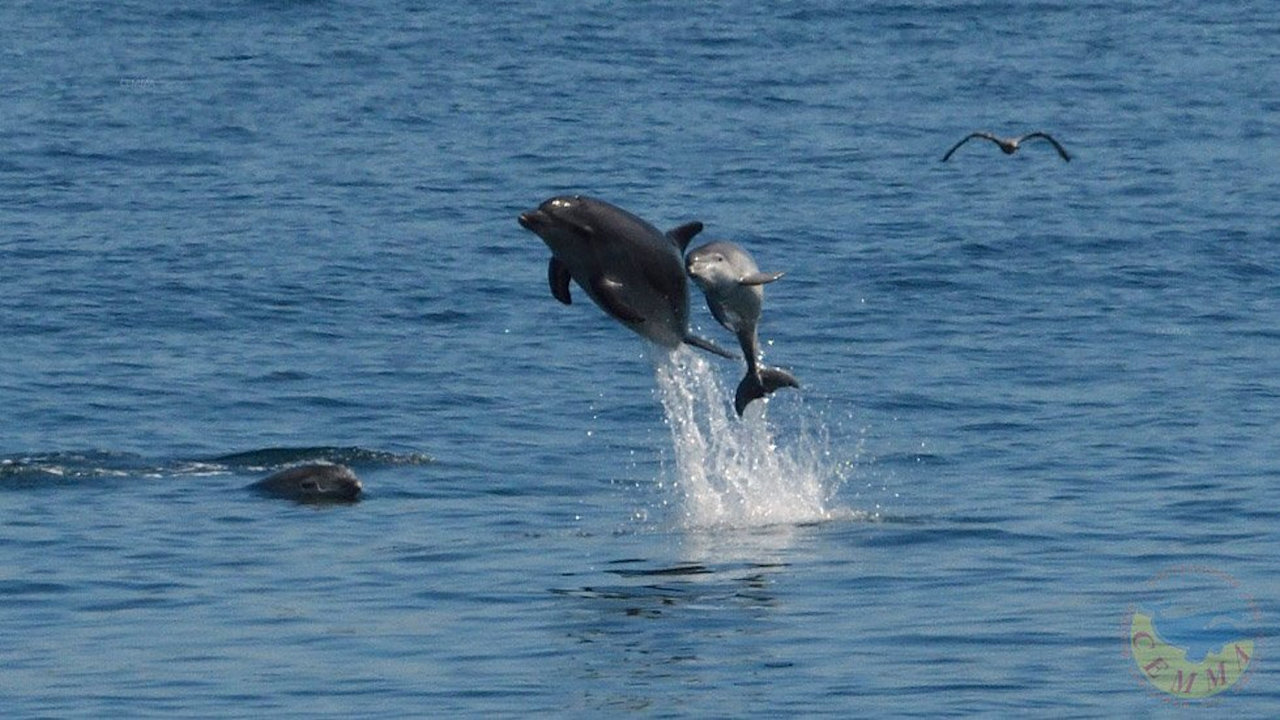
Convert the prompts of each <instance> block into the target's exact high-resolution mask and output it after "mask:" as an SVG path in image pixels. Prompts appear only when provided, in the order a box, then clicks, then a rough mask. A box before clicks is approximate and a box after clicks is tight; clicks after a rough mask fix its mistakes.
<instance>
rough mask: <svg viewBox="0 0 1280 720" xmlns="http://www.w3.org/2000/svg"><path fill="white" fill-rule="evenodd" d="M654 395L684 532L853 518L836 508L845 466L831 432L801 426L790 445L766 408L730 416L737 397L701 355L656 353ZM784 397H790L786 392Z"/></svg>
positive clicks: (759, 403)
mask: <svg viewBox="0 0 1280 720" xmlns="http://www.w3.org/2000/svg"><path fill="white" fill-rule="evenodd" d="M653 362H654V372H655V375H656V380H657V389H656V392H657V394H658V396H659V398H660V399H661V401H662V407H663V409H664V411H665V413H666V423H667V426H668V427H669V428H670V430H671V439H672V444H673V446H674V451H675V455H674V467H671V466H668V467H667V468H666V473H667V475H668V476H670V477H668V478H667V479H666V480H664V481H663V484H664V485H669V486H670V487H671V490H673V491H674V492H675V493H677V494H678V496H679V499H680V502H681V508H680V512H681V517H680V521H681V523H682V524H683V525H684V526H685V527H686V528H712V527H759V526H764V525H784V524H785V525H795V524H805V523H817V522H824V521H827V520H831V519H833V518H837V517H845V518H847V517H854V516H857V515H858V514H859V513H855V512H853V511H851V510H848V509H846V508H840V507H833V506H832V503H833V502H834V494H835V492H836V490H838V489H839V486H840V485H841V484H842V483H843V482H844V480H845V472H846V470H847V467H845V466H843V465H842V464H840V463H837V462H835V461H833V460H832V459H831V453H830V452H829V450H828V447H827V444H828V441H827V437H826V432H825V430H824V429H823V428H821V427H819V428H816V429H815V428H812V427H808V425H809V423H808V421H807V420H806V419H805V418H803V417H802V418H800V419H799V420H798V421H797V422H798V423H799V425H800V428H799V432H798V433H796V434H795V435H794V438H793V439H791V440H788V442H786V443H785V444H780V443H779V441H778V439H777V438H776V437H775V429H774V428H773V427H772V426H771V424H770V422H769V419H768V414H767V402H766V401H762V400H761V401H756V402H754V403H752V404H751V405H750V406H748V408H747V411H746V414H745V417H743V418H738V417H737V416H736V414H735V413H734V411H733V407H732V405H733V403H732V398H733V392H732V390H731V389H729V388H727V387H726V386H725V384H724V383H722V382H721V381H720V379H719V378H718V377H717V375H716V373H715V372H714V371H713V369H712V368H711V366H710V364H709V363H708V362H707V361H706V360H705V359H703V358H702V356H700V355H696V354H694V353H693V352H692V351H689V350H687V349H684V348H681V349H680V350H678V351H676V352H673V353H663V352H654V353H653ZM784 392H785V391H784Z"/></svg>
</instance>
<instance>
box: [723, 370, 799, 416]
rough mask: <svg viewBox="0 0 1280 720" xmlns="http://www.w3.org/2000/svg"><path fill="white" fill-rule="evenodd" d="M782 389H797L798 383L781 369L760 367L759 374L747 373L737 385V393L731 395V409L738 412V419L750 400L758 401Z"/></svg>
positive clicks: (792, 376)
mask: <svg viewBox="0 0 1280 720" xmlns="http://www.w3.org/2000/svg"><path fill="white" fill-rule="evenodd" d="M784 387H793V388H798V387H800V381H799V380H796V378H795V376H794V375H792V374H791V373H789V372H787V371H786V370H783V369H781V368H775V367H762V368H760V372H759V374H756V373H752V372H750V371H748V372H747V374H746V376H745V377H743V378H742V382H740V383H738V391H737V392H736V393H734V395H733V409H734V410H737V411H738V417H742V413H743V411H744V410H746V409H747V405H749V404H751V401H752V400H759V399H760V398H762V397H764V396H765V395H768V394H770V393H772V392H773V391H774V390H777V389H778V388H784Z"/></svg>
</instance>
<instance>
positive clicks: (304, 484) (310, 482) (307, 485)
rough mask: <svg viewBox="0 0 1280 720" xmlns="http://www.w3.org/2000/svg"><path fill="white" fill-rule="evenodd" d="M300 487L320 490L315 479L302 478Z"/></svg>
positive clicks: (313, 490)
mask: <svg viewBox="0 0 1280 720" xmlns="http://www.w3.org/2000/svg"><path fill="white" fill-rule="evenodd" d="M302 489H303V490H310V491H312V492H317V491H319V490H320V483H318V482H316V481H315V480H304V481H302Z"/></svg>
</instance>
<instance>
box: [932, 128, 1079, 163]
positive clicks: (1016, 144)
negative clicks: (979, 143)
mask: <svg viewBox="0 0 1280 720" xmlns="http://www.w3.org/2000/svg"><path fill="white" fill-rule="evenodd" d="M974 138H978V139H979V140H990V141H991V142H993V143H995V144H996V145H998V146H1000V150H1001V151H1003V152H1004V154H1005V155H1012V154H1014V153H1016V152H1018V148H1020V147H1022V143H1024V142H1026V141H1027V140H1035V139H1037V138H1039V139H1041V140H1048V141H1049V144H1050V145H1053V149H1054V150H1057V151H1058V155H1059V156H1061V157H1062V159H1063V160H1065V161H1067V162H1071V155H1070V154H1068V153H1067V149H1066V148H1064V147H1062V145H1061V144H1059V143H1058V141H1057V140H1054V139H1053V137H1052V136H1051V135H1049V133H1044V132H1039V131H1037V132H1031V133H1027V134H1026V135H1023V136H1022V137H1016V138H1002V137H996V136H995V135H993V134H991V133H989V132H972V133H969V134H968V135H965V136H964V139H962V140H961V141H960V142H958V143H956V144H955V145H952V146H951V149H950V150H948V151H947V154H946V155H943V156H942V162H946V161H947V160H948V159H949V158H950V157H951V153H953V152H955V151H956V150H958V149H960V146H961V145H963V144H965V143H967V142H969V141H970V140H972V139H974Z"/></svg>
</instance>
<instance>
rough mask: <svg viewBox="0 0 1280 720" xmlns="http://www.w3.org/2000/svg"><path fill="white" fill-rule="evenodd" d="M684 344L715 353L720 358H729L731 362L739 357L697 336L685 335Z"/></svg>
mask: <svg viewBox="0 0 1280 720" xmlns="http://www.w3.org/2000/svg"><path fill="white" fill-rule="evenodd" d="M684 342H685V344H686V345H692V346H694V347H696V348H699V349H702V350H706V351H707V352H710V353H715V354H716V355H719V356H720V357H723V358H729V359H730V360H735V359H737V357H738V356H737V355H734V354H733V353H731V352H729V351H728V350H725V349H724V348H722V347H720V346H719V345H717V344H715V343H713V342H711V341H710V340H706V339H703V338H700V337H698V336H697V335H685V336H684Z"/></svg>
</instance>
